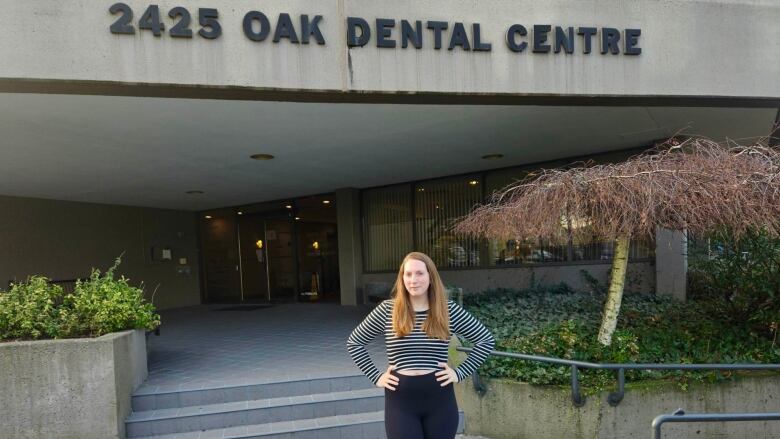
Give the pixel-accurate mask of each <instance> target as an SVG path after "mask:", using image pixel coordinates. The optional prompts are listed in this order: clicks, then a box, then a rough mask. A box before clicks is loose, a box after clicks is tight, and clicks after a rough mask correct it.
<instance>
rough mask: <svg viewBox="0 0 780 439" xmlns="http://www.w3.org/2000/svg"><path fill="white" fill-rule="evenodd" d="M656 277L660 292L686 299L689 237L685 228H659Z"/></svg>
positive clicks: (656, 237)
mask: <svg viewBox="0 0 780 439" xmlns="http://www.w3.org/2000/svg"><path fill="white" fill-rule="evenodd" d="M655 260H656V266H655V278H656V289H657V290H658V294H663V295H668V296H672V297H674V298H675V299H678V300H685V297H686V294H687V291H686V289H687V287H688V237H687V233H686V232H685V231H683V230H669V229H663V228H660V227H659V228H657V229H656V233H655Z"/></svg>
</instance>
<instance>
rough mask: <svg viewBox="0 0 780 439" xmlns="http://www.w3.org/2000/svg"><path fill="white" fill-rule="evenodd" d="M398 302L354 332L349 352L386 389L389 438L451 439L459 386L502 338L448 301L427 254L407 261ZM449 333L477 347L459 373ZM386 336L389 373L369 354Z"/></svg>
mask: <svg viewBox="0 0 780 439" xmlns="http://www.w3.org/2000/svg"><path fill="white" fill-rule="evenodd" d="M392 297H393V298H392V299H389V300H385V301H383V302H382V303H380V304H379V305H378V306H377V307H376V308H374V310H373V311H371V313H370V314H369V315H368V316H367V317H366V318H365V320H363V322H362V323H361V324H360V325H358V327H357V328H355V330H354V331H352V334H351V335H350V336H349V340H348V341H347V349H348V350H349V354H350V355H351V356H352V359H353V360H355V363H356V364H357V366H358V367H359V368H360V370H362V371H363V373H364V374H366V376H367V377H368V379H370V380H371V382H372V383H374V384H375V385H376V386H377V387H384V388H385V430H386V432H387V438H388V439H452V438H454V437H455V432H456V430H457V428H458V406H457V403H456V402H455V392H454V390H453V386H452V384H454V383H457V382H459V381H462V380H463V379H465V378H466V377H467V376H469V375H471V374H472V373H473V372H474V371H475V370H477V368H479V366H480V365H481V364H482V363H483V362H484V361H485V359H486V358H487V356H488V354H489V353H490V351H492V350H493V346H494V345H495V340H494V339H493V336H492V335H491V334H490V332H489V331H488V330H487V329H486V328H485V326H483V325H482V323H480V322H479V321H478V320H477V319H475V318H474V317H473V316H472V315H471V314H469V313H468V312H467V311H466V310H464V309H463V308H462V307H460V306H459V305H458V304H457V303H455V302H453V301H452V300H448V299H447V297H446V293H445V291H444V285H443V284H442V281H441V278H440V277H439V272H438V271H437V270H436V266H435V265H434V263H433V261H432V260H431V258H429V257H428V256H427V255H425V254H423V253H418V252H412V253H409V254H408V255H406V257H405V258H404V260H403V262H402V263H401V268H400V269H399V270H398V278H397V279H396V282H395V287H394V288H393V293H392ZM450 331H452V332H454V333H455V334H459V335H462V336H463V337H465V338H466V339H467V340H469V341H470V342H472V343H474V344H475V345H474V350H473V351H472V352H471V353H470V354H469V355H468V357H467V358H466V361H464V362H463V363H462V364H461V365H460V366H458V367H457V368H455V369H452V368H450V367H449V366H448V365H447V358H448V346H449V340H450ZM381 333H384V335H385V343H386V349H387V359H388V362H389V363H390V364H389V366H388V368H387V370H386V371H385V372H384V373H382V372H380V371H379V369H377V368H376V366H375V365H374V363H373V361H372V360H371V357H369V355H368V352H367V351H366V348H365V346H366V344H367V343H368V342H369V341H371V340H372V339H373V338H375V337H376V336H377V335H379V334H381Z"/></svg>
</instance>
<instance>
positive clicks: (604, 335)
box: [599, 236, 630, 346]
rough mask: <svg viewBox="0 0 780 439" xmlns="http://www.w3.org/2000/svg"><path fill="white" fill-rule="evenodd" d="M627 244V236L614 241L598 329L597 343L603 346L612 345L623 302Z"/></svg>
mask: <svg viewBox="0 0 780 439" xmlns="http://www.w3.org/2000/svg"><path fill="white" fill-rule="evenodd" d="M629 242H630V241H629V239H628V237H627V236H620V237H618V238H617V239H616V240H615V255H614V256H613V258H612V271H611V273H610V281H609V292H607V301H606V303H605V304H604V314H603V315H602V317H601V328H600V329H599V343H601V344H602V345H604V346H609V345H610V344H612V334H613V333H614V332H615V328H616V327H617V319H618V314H620V303H621V302H622V300H623V287H624V286H625V284H626V270H627V268H628V246H629Z"/></svg>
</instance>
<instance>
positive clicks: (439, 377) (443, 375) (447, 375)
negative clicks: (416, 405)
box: [436, 363, 458, 387]
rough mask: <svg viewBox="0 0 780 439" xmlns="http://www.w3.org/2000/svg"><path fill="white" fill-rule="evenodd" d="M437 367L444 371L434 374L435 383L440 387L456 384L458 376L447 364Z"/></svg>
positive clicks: (440, 364)
mask: <svg viewBox="0 0 780 439" xmlns="http://www.w3.org/2000/svg"><path fill="white" fill-rule="evenodd" d="M439 367H443V368H444V370H440V371H438V372H436V381H438V382H439V385H440V386H441V387H444V386H446V385H447V384H450V383H457V382H458V374H456V373H455V371H454V370H453V369H452V368H451V367H450V366H449V365H448V364H447V363H439Z"/></svg>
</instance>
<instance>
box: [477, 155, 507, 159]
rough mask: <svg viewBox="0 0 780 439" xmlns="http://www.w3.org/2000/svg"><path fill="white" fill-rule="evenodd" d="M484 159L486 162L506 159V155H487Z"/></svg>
mask: <svg viewBox="0 0 780 439" xmlns="http://www.w3.org/2000/svg"><path fill="white" fill-rule="evenodd" d="M482 158H483V159H484V160H496V159H502V158H504V154H487V155H483V156H482Z"/></svg>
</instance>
